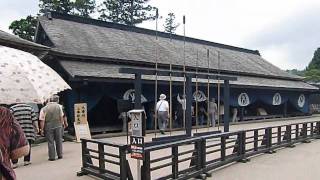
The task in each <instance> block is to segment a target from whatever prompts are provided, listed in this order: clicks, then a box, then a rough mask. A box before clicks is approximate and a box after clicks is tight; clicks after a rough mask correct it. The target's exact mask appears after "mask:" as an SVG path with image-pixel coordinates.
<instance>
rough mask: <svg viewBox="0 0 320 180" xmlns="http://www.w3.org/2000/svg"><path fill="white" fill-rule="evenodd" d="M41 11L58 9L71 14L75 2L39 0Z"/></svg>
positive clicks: (68, 0) (57, 10)
mask: <svg viewBox="0 0 320 180" xmlns="http://www.w3.org/2000/svg"><path fill="white" fill-rule="evenodd" d="M39 7H40V13H45V12H46V11H56V12H59V13H62V14H71V12H72V9H73V2H72V1H71V0H39Z"/></svg>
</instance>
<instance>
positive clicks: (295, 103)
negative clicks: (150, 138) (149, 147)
mask: <svg viewBox="0 0 320 180" xmlns="http://www.w3.org/2000/svg"><path fill="white" fill-rule="evenodd" d="M156 34H157V35H158V37H157V38H156ZM36 42H37V43H40V44H43V45H46V46H49V47H51V49H50V52H49V53H48V55H47V56H46V58H45V59H43V61H45V63H47V64H48V65H49V66H51V67H52V68H53V69H55V70H56V71H57V72H58V73H59V74H60V75H61V76H62V77H63V78H65V80H66V81H67V82H68V83H69V85H70V86H71V87H72V89H73V90H72V91H69V92H67V93H65V94H62V97H63V98H62V100H63V102H65V103H66V104H64V105H65V107H66V111H67V113H68V117H69V118H68V119H69V121H71V122H72V121H73V120H74V117H73V116H74V112H73V105H74V104H75V103H80V102H81V103H82V102H84V103H87V105H88V121H89V124H90V127H91V128H92V129H96V130H97V129H98V130H99V131H100V130H101V131H108V130H121V129H122V124H123V123H122V120H121V117H120V114H121V112H120V109H121V107H120V106H121V104H122V101H123V100H126V101H130V102H133V101H134V82H133V79H134V75H130V74H122V73H119V69H120V68H122V67H126V68H127V67H132V68H150V69H152V68H153V69H154V68H155V62H156V61H157V62H158V67H159V68H160V69H166V70H168V69H169V68H170V64H171V65H172V69H173V70H182V69H183V66H184V64H185V65H186V71H193V72H195V71H198V72H201V73H206V72H208V71H209V72H210V73H217V74H218V73H219V74H221V75H228V76H235V77H236V78H237V81H230V98H229V99H230V102H229V104H230V112H229V113H230V114H231V116H230V117H231V119H230V120H234V121H237V120H240V121H244V120H250V119H257V118H266V117H285V116H293V115H303V114H308V113H309V95H310V94H311V93H312V92H314V91H316V90H317V89H318V88H316V87H314V86H311V85H309V84H307V83H305V82H303V81H302V79H301V77H298V76H295V75H291V74H288V73H286V72H284V71H282V70H280V69H279V68H277V67H276V66H274V65H272V64H270V63H269V62H267V61H266V60H264V59H263V58H262V57H261V56H260V54H259V52H258V51H255V50H249V49H244V48H239V47H234V46H229V45H224V44H218V43H214V42H208V41H204V40H199V39H194V38H189V37H186V38H185V48H184V37H183V36H179V35H170V34H166V33H162V32H157V33H156V32H155V31H153V30H148V29H142V28H137V27H130V26H125V25H119V24H114V23H109V22H103V21H98V20H93V19H86V18H81V17H76V16H70V15H61V14H58V13H51V14H50V15H48V16H42V17H39V24H38V28H37V32H36ZM207 51H209V58H208V57H207ZM208 59H209V61H208ZM155 79H156V77H155V76H148V75H143V76H142V83H143V85H142V97H141V101H142V103H143V106H144V108H145V110H146V114H147V128H148V129H153V128H154V127H153V122H152V121H153V111H154V101H155V99H157V98H155ZM157 79H158V83H159V84H158V90H157V95H159V94H161V93H163V94H166V95H167V97H168V98H169V78H168V77H161V76H160V77H157ZM171 81H172V84H173V85H172V95H171V97H172V108H173V109H172V112H173V113H172V117H173V119H175V118H176V117H177V114H178V111H179V107H180V105H179V103H178V102H177V96H178V95H180V96H181V95H182V94H183V78H178V77H172V78H171ZM192 81H193V95H194V97H193V104H195V100H197V101H198V106H199V107H202V106H203V107H204V108H206V104H207V99H208V98H209V99H211V98H215V99H216V102H217V100H218V99H220V100H221V102H220V104H221V105H220V107H221V112H220V115H223V110H222V109H223V88H224V86H223V82H222V81H220V82H221V84H220V82H218V81H216V80H215V81H214V80H210V88H209V93H208V88H207V85H208V80H207V79H195V78H194V79H193V80H192ZM196 82H198V83H196ZM196 84H197V85H198V87H196ZM218 84H219V85H218ZM218 87H220V92H221V93H220V98H219V97H218V89H219V88H218ZM196 89H198V91H197V92H196ZM208 95H209V97H208ZM224 113H226V112H224ZM173 121H174V120H173Z"/></svg>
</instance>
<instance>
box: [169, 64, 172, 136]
mask: <svg viewBox="0 0 320 180" xmlns="http://www.w3.org/2000/svg"><path fill="white" fill-rule="evenodd" d="M171 72H172V64H170V82H169V86H170V106H169V107H170V113H169V114H170V136H171V131H172V79H171Z"/></svg>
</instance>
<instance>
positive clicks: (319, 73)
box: [305, 68, 320, 82]
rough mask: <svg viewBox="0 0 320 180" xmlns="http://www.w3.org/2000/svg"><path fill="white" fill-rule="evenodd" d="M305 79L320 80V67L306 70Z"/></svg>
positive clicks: (309, 80)
mask: <svg viewBox="0 0 320 180" xmlns="http://www.w3.org/2000/svg"><path fill="white" fill-rule="evenodd" d="M305 80H306V81H308V82H320V69H319V68H313V69H308V70H307V71H306V72H305Z"/></svg>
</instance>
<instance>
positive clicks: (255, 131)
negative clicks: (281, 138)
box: [253, 129, 259, 151]
mask: <svg viewBox="0 0 320 180" xmlns="http://www.w3.org/2000/svg"><path fill="white" fill-rule="evenodd" d="M253 140H254V143H253V149H254V151H258V144H259V143H258V142H259V131H258V130H257V129H255V130H254V132H253Z"/></svg>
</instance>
